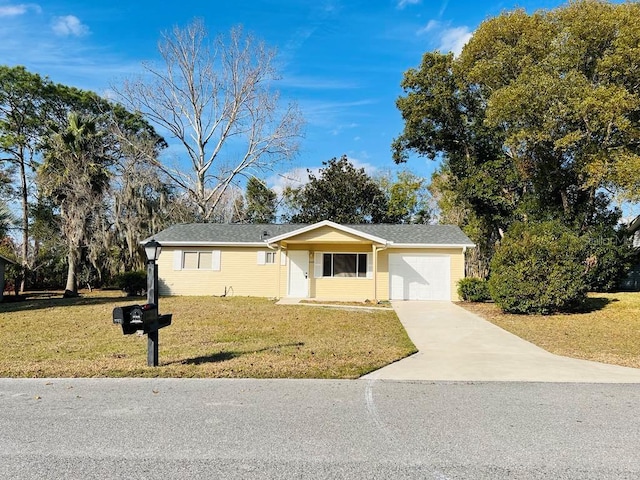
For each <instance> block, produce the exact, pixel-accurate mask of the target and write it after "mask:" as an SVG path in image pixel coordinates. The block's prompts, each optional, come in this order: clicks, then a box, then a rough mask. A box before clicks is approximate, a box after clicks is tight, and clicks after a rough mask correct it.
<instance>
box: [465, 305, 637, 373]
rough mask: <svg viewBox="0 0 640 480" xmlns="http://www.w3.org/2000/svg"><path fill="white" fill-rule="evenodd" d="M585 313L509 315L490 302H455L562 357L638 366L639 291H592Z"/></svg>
mask: <svg viewBox="0 0 640 480" xmlns="http://www.w3.org/2000/svg"><path fill="white" fill-rule="evenodd" d="M588 302H589V303H588V305H587V307H588V308H587V311H586V312H585V313H575V314H571V315H512V314H506V313H502V312H501V311H500V309H499V308H498V307H497V306H495V304H492V303H460V305H461V306H462V307H464V308H466V309H467V310H470V311H472V312H474V313H476V314H478V315H480V316H481V317H483V318H485V319H486V320H488V321H490V322H492V323H494V324H496V325H498V326H499V327H501V328H503V329H505V330H507V331H509V332H511V333H513V334H515V335H518V336H519V337H521V338H524V339H525V340H528V341H530V342H531V343H534V344H536V345H538V346H540V347H542V348H544V349H545V350H547V351H549V352H551V353H556V354H558V355H564V356H567V357H575V358H582V359H586V360H594V361H596V362H604V363H611V364H616V365H623V366H626V367H635V368H640V293H597V294H591V295H590V297H589V301H588Z"/></svg>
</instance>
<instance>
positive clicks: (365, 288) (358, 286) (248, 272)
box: [158, 230, 464, 301]
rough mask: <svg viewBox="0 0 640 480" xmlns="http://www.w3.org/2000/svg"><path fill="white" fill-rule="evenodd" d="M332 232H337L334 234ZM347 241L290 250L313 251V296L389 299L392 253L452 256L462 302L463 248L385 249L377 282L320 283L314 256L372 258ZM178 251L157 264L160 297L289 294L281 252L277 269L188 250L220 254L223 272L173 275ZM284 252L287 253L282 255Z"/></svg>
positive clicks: (234, 254)
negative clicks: (316, 253) (329, 254)
mask: <svg viewBox="0 0 640 480" xmlns="http://www.w3.org/2000/svg"><path fill="white" fill-rule="evenodd" d="M332 232H333V233H336V232H335V231H333V230H332ZM344 240H345V239H344V238H343V242H342V243H332V244H330V245H328V244H326V243H325V244H321V243H309V244H304V245H303V244H299V245H290V250H293V249H297V250H308V251H309V252H310V253H311V258H310V260H309V295H310V297H311V298H319V299H328V300H367V299H369V300H373V299H374V298H376V295H374V285H375V286H376V287H375V288H376V290H377V300H388V299H389V254H393V253H408V254H411V253H414V254H440V255H449V256H450V261H451V286H450V289H451V300H452V301H457V300H458V295H457V282H458V280H460V279H461V278H463V277H464V254H463V253H462V249H461V248H449V249H442V248H430V249H386V250H382V251H380V252H378V260H377V264H378V276H377V281H374V279H372V278H315V277H314V262H313V253H315V252H333V253H372V246H371V245H370V244H368V245H367V244H356V243H351V242H350V241H349V240H347V241H346V242H345V241H344ZM175 250H176V248H171V247H164V248H163V249H162V254H161V255H160V259H159V261H158V272H159V276H160V294H161V295H216V296H218V295H223V294H225V291H226V294H227V295H236V296H256V297H286V296H287V291H288V285H287V280H288V272H289V264H288V261H287V263H286V264H285V265H281V261H280V253H278V255H276V261H275V264H266V265H258V254H257V252H258V251H260V250H262V251H265V249H260V248H239V247H220V248H198V249H187V248H185V249H184V250H187V251H188V250H198V251H207V252H208V251H213V250H219V251H220V252H221V253H220V270H219V271H213V270H174V269H173V255H174V251H175ZM283 253H286V251H285V250H283Z"/></svg>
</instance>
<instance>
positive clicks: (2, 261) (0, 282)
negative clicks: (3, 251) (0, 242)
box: [0, 255, 16, 302]
mask: <svg viewBox="0 0 640 480" xmlns="http://www.w3.org/2000/svg"><path fill="white" fill-rule="evenodd" d="M15 263H16V262H14V261H13V260H10V259H8V258H6V257H3V256H2V255H0V286H1V287H2V288H0V302H1V301H2V298H3V296H4V272H5V269H6V265H13V264H15Z"/></svg>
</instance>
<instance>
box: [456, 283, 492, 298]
mask: <svg viewBox="0 0 640 480" xmlns="http://www.w3.org/2000/svg"><path fill="white" fill-rule="evenodd" d="M458 296H459V297H460V298H461V299H462V300H464V301H465V302H486V301H488V300H491V295H489V285H488V283H487V281H486V280H483V279H482V278H473V277H470V278H463V279H461V280H460V281H459V282H458Z"/></svg>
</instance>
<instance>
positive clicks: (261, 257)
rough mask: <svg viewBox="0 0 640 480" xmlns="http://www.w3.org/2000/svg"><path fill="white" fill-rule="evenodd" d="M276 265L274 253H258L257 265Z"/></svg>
mask: <svg viewBox="0 0 640 480" xmlns="http://www.w3.org/2000/svg"><path fill="white" fill-rule="evenodd" d="M273 263H276V252H265V251H259V252H258V265H265V264H273Z"/></svg>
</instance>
